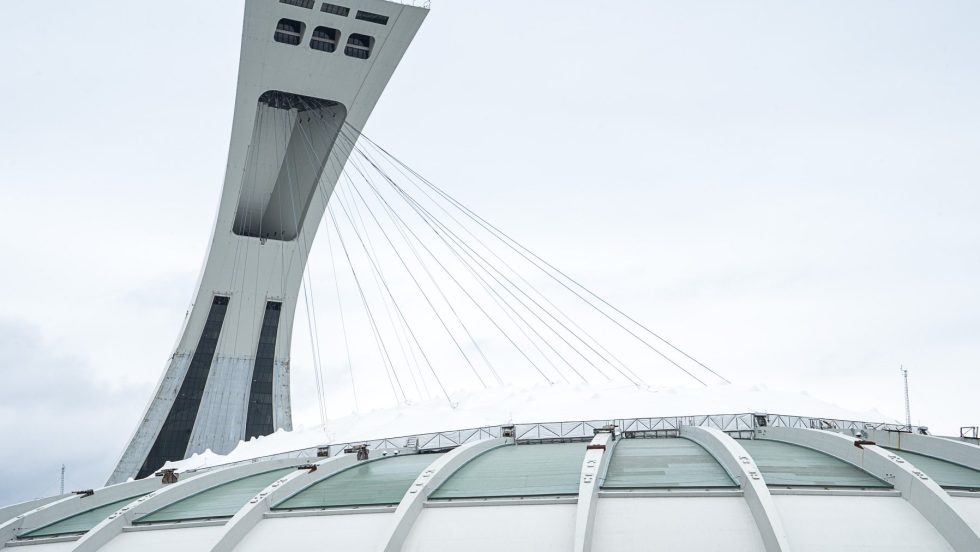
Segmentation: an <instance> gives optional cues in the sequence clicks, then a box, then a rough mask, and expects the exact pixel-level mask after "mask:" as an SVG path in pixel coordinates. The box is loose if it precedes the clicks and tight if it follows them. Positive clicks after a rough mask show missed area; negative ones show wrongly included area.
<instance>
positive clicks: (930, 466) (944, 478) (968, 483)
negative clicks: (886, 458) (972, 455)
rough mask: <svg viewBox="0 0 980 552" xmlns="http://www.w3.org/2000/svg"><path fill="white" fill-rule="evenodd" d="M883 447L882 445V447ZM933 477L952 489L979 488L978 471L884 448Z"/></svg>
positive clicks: (938, 459)
mask: <svg viewBox="0 0 980 552" xmlns="http://www.w3.org/2000/svg"><path fill="white" fill-rule="evenodd" d="M882 448H884V447H882ZM886 450H888V451H889V452H893V453H895V454H897V455H898V456H899V457H900V458H902V459H903V460H905V461H906V462H908V463H910V464H912V465H913V466H915V467H916V468H918V469H920V470H922V471H923V472H924V473H925V474H926V475H928V476H929V477H931V478H933V479H934V480H935V481H936V483H939V486H940V487H949V488H953V489H980V472H978V471H976V470H973V469H970V468H968V467H966V466H961V465H959V464H955V463H953V462H950V461H948V460H942V459H940V458H934V457H932V456H926V455H924V454H918V453H915V452H909V451H907V450H896V449H890V448H888V449H886Z"/></svg>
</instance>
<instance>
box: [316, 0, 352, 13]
mask: <svg viewBox="0 0 980 552" xmlns="http://www.w3.org/2000/svg"><path fill="white" fill-rule="evenodd" d="M320 11H322V12H324V13H332V14H334V15H339V16H341V17H347V16H348V15H350V8H345V7H344V6H338V5H337V4H327V3H326V2H324V3H323V5H322V6H320Z"/></svg>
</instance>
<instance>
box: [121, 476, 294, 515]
mask: <svg viewBox="0 0 980 552" xmlns="http://www.w3.org/2000/svg"><path fill="white" fill-rule="evenodd" d="M294 471H296V469H295V468H283V469H281V470H274V471H268V472H263V473H259V474H255V475H250V476H248V477H243V478H242V479H236V480H235V481H229V482H228V483H225V484H223V485H218V486H217V487H213V488H211V489H208V490H206V491H201V492H199V493H197V494H196V495H192V496H189V497H187V498H185V499H183V500H179V501H177V502H174V503H173V504H171V505H169V506H164V507H163V508H160V509H159V510H157V511H155V512H153V513H152V514H147V515H145V516H143V517H141V518H139V519H138V520H136V523H160V522H165V521H185V520H190V519H209V518H223V517H231V516H234V515H235V513H237V512H238V510H240V509H241V508H242V506H244V505H245V504H246V503H247V502H248V501H249V500H251V499H252V497H254V496H255V495H257V494H259V492H260V491H261V490H262V489H264V488H266V487H268V486H269V485H271V484H272V483H273V482H274V481H275V480H276V479H279V478H280V477H283V476H284V475H286V474H288V473H291V472H294Z"/></svg>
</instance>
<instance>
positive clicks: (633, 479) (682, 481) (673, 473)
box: [602, 438, 736, 489]
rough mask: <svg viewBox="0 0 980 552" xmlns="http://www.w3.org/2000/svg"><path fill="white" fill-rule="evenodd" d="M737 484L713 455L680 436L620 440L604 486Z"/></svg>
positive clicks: (610, 487) (633, 487)
mask: <svg viewBox="0 0 980 552" xmlns="http://www.w3.org/2000/svg"><path fill="white" fill-rule="evenodd" d="M735 486H736V484H735V481H733V480H732V478H731V477H730V476H729V475H728V472H726V471H725V469H724V468H722V467H721V464H719V463H718V461H717V460H715V458H714V456H711V455H710V454H708V451H706V450H704V449H703V448H702V447H701V446H700V445H698V444H697V443H695V442H693V441H689V440H687V439H681V438H673V439H624V440H622V441H619V442H618V443H617V444H616V447H615V448H614V449H613V454H612V458H611V459H610V460H609V468H608V469H607V470H606V479H605V481H604V482H603V484H602V488H604V489H650V488H663V487H698V488H705V487H735Z"/></svg>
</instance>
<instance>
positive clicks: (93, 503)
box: [0, 477, 162, 549]
mask: <svg viewBox="0 0 980 552" xmlns="http://www.w3.org/2000/svg"><path fill="white" fill-rule="evenodd" d="M161 485H162V483H161V478H159V477H148V478H146V479H141V480H139V481H129V482H126V483H120V484H118V485H112V486H110V487H106V488H104V489H97V490H95V491H94V494H92V495H82V494H72V495H68V496H66V497H64V498H61V499H59V500H55V501H54V502H48V503H45V504H42V505H41V506H39V507H37V508H34V509H33V510H30V511H27V512H25V513H23V514H20V515H19V516H17V517H15V518H14V519H12V520H10V521H7V522H6V523H4V524H3V525H0V549H2V548H4V547H5V546H6V543H7V542H8V541H10V540H11V539H14V538H16V537H17V536H18V535H23V534H25V533H28V532H30V531H33V530H35V529H40V528H41V527H44V526H46V525H50V524H52V523H55V522H57V521H61V520H63V519H65V518H68V517H71V516H74V515H76V514H81V513H82V512H87V511H89V510H92V509H94V508H99V507H102V506H105V505H106V504H111V503H113V502H118V501H120V500H124V499H126V498H129V497H132V496H136V495H140V494H148V493H152V492H153V491H155V490H157V489H159V488H160V486H161Z"/></svg>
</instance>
